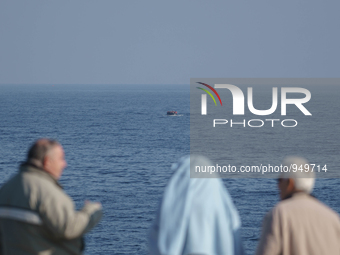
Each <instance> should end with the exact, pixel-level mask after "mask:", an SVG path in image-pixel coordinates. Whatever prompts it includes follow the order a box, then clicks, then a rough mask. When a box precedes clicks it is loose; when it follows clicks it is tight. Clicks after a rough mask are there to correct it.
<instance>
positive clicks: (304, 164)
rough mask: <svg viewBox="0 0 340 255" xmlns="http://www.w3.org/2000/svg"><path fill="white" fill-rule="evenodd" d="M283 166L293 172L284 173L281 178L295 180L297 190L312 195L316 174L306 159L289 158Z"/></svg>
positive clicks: (284, 161)
mask: <svg viewBox="0 0 340 255" xmlns="http://www.w3.org/2000/svg"><path fill="white" fill-rule="evenodd" d="M282 165H283V166H287V167H288V168H289V169H291V170H290V172H287V173H283V174H282V175H281V178H285V179H288V178H291V179H293V180H294V184H295V189H296V190H299V191H303V192H306V193H308V194H310V193H312V191H313V188H314V183H315V173H314V171H312V167H311V165H310V164H309V163H308V161H307V160H306V159H305V158H302V157H295V156H289V157H286V158H285V159H284V160H283V162H282ZM293 170H294V171H295V172H294V171H293Z"/></svg>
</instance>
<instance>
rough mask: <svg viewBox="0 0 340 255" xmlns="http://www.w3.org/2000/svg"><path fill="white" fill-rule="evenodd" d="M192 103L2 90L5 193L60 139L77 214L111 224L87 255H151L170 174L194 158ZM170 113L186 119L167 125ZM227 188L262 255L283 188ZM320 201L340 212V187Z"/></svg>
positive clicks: (101, 90) (94, 91)
mask: <svg viewBox="0 0 340 255" xmlns="http://www.w3.org/2000/svg"><path fill="white" fill-rule="evenodd" d="M189 98H190V95H189V86H188V85H182V86H180V85H171V86H166V85H159V86H156V85H129V86H118V85H115V86H113V85H112V86H109V85H91V86H89V85H69V86H67V85H54V86H52V85H15V86H9V85H8V86H7V85H1V86H0V107H1V111H0V142H1V146H0V155H1V157H0V185H2V184H3V183H4V182H5V181H6V180H8V178H10V177H11V176H12V175H13V174H15V173H16V172H17V168H18V165H19V163H20V162H21V161H23V160H24V159H25V155H26V151H27V149H28V147H29V146H30V144H31V143H32V142H33V141H34V140H35V139H37V138H39V137H50V138H55V139H57V140H59V141H60V142H61V144H62V145H63V146H64V149H65V153H66V160H67V162H68V167H67V168H66V169H65V171H64V174H63V176H62V178H61V180H60V182H61V184H62V185H63V187H64V189H65V191H66V192H67V193H68V194H69V195H70V196H71V197H72V198H73V199H74V201H75V203H76V206H77V208H78V209H80V208H81V207H82V205H83V203H84V201H85V200H86V199H88V200H93V201H100V202H101V203H102V204H103V207H104V218H103V220H102V221H101V223H100V224H99V225H98V226H97V227H96V228H95V229H93V230H92V231H91V232H90V233H89V234H87V235H86V245H87V246H86V254H105V255H106V254H138V255H143V254H148V251H147V241H146V237H147V233H148V229H149V228H150V225H151V224H152V221H153V220H154V218H155V213H156V208H157V205H158V203H159V201H160V199H161V197H162V193H163V191H164V187H165V185H166V183H167V182H168V180H169V178H170V177H171V175H172V171H171V169H170V166H171V164H172V163H174V162H176V161H177V160H178V159H179V158H180V157H181V156H183V155H186V154H189V152H190V137H189V135H190V126H189V125H190V124H189V123H190V114H189V110H190V109H189V107H190V102H189ZM168 110H176V111H178V112H179V113H180V116H173V117H171V116H166V111H168ZM326 128H327V127H326ZM329 129H330V130H329V131H330V132H332V129H331V127H329ZM240 153H242V152H241V151H240ZM224 182H225V184H226V187H227V189H228V190H229V192H230V194H231V196H232V198H233V200H234V203H235V205H236V207H237V209H238V210H239V213H240V216H241V219H242V235H243V239H244V247H245V250H246V251H247V253H248V254H252V253H254V250H255V248H256V245H257V242H258V238H259V234H260V229H261V222H262V218H263V216H264V215H265V213H266V212H267V211H268V210H269V209H270V208H271V207H273V206H274V205H275V203H277V202H278V192H277V190H276V181H275V180H273V179H225V180H224ZM314 194H315V195H316V197H318V198H319V199H320V200H322V201H323V202H324V203H326V204H327V205H329V206H330V207H331V208H333V209H334V210H335V211H337V212H338V213H340V203H339V179H320V180H318V181H317V183H316V188H315V192H314Z"/></svg>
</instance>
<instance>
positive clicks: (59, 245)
mask: <svg viewBox="0 0 340 255" xmlns="http://www.w3.org/2000/svg"><path fill="white" fill-rule="evenodd" d="M6 214H7V215H6ZM101 217H102V210H101V206H100V205H99V204H94V203H88V204H86V205H85V206H84V208H83V209H82V210H81V211H75V207H74V203H73V201H72V200H71V198H70V197H69V196H68V195H67V194H65V192H64V191H63V190H62V188H61V187H60V185H59V184H58V182H57V181H56V180H55V179H54V178H53V177H52V176H51V175H50V174H48V173H47V172H45V171H43V170H40V169H38V168H36V167H33V166H29V165H22V166H21V167H20V171H19V173H18V174H17V175H15V176H14V177H13V178H12V179H10V180H9V181H8V182H7V183H5V184H4V185H3V186H2V187H1V189H0V227H1V229H0V231H1V235H2V238H1V245H2V246H3V247H2V251H3V254H5V255H7V254H8V255H12V254H15V255H21V254H25V255H27V254H39V255H50V254H56V255H57V254H75V255H77V254H82V252H81V246H82V240H81V239H82V236H83V235H84V234H85V233H86V232H88V231H89V230H90V229H91V228H93V227H94V226H95V225H96V224H97V223H98V222H99V221H100V219H101Z"/></svg>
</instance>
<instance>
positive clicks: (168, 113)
mask: <svg viewBox="0 0 340 255" xmlns="http://www.w3.org/2000/svg"><path fill="white" fill-rule="evenodd" d="M166 115H177V112H176V111H167V112H166Z"/></svg>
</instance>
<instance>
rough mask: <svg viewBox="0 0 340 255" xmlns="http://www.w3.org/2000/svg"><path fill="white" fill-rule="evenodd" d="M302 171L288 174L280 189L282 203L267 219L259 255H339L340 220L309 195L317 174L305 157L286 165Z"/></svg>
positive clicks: (259, 245)
mask: <svg viewBox="0 0 340 255" xmlns="http://www.w3.org/2000/svg"><path fill="white" fill-rule="evenodd" d="M291 164H296V165H297V168H300V166H301V168H300V169H303V171H302V172H301V171H300V170H298V171H296V172H291V173H285V174H284V175H282V176H281V178H279V183H278V187H279V190H280V197H281V199H282V201H281V202H280V203H278V204H277V205H276V206H275V207H274V208H273V209H272V210H271V211H270V212H269V213H268V214H267V215H266V216H265V218H264V221H263V226H262V234H261V238H260V242H259V244H258V247H257V251H256V254H257V255H276V254H280V255H339V254H340V219H339V216H338V214H337V213H336V212H334V211H333V210H332V209H331V208H329V207H328V206H326V205H324V204H323V203H321V202H320V201H318V200H317V199H315V198H314V197H312V196H311V195H310V193H311V192H312V189H313V187H314V180H315V179H314V172H311V170H310V169H311V167H310V169H309V171H308V172H307V169H308V167H309V165H308V162H307V161H306V160H305V159H303V158H298V157H289V158H286V159H285V161H284V162H283V165H285V166H290V165H291Z"/></svg>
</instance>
